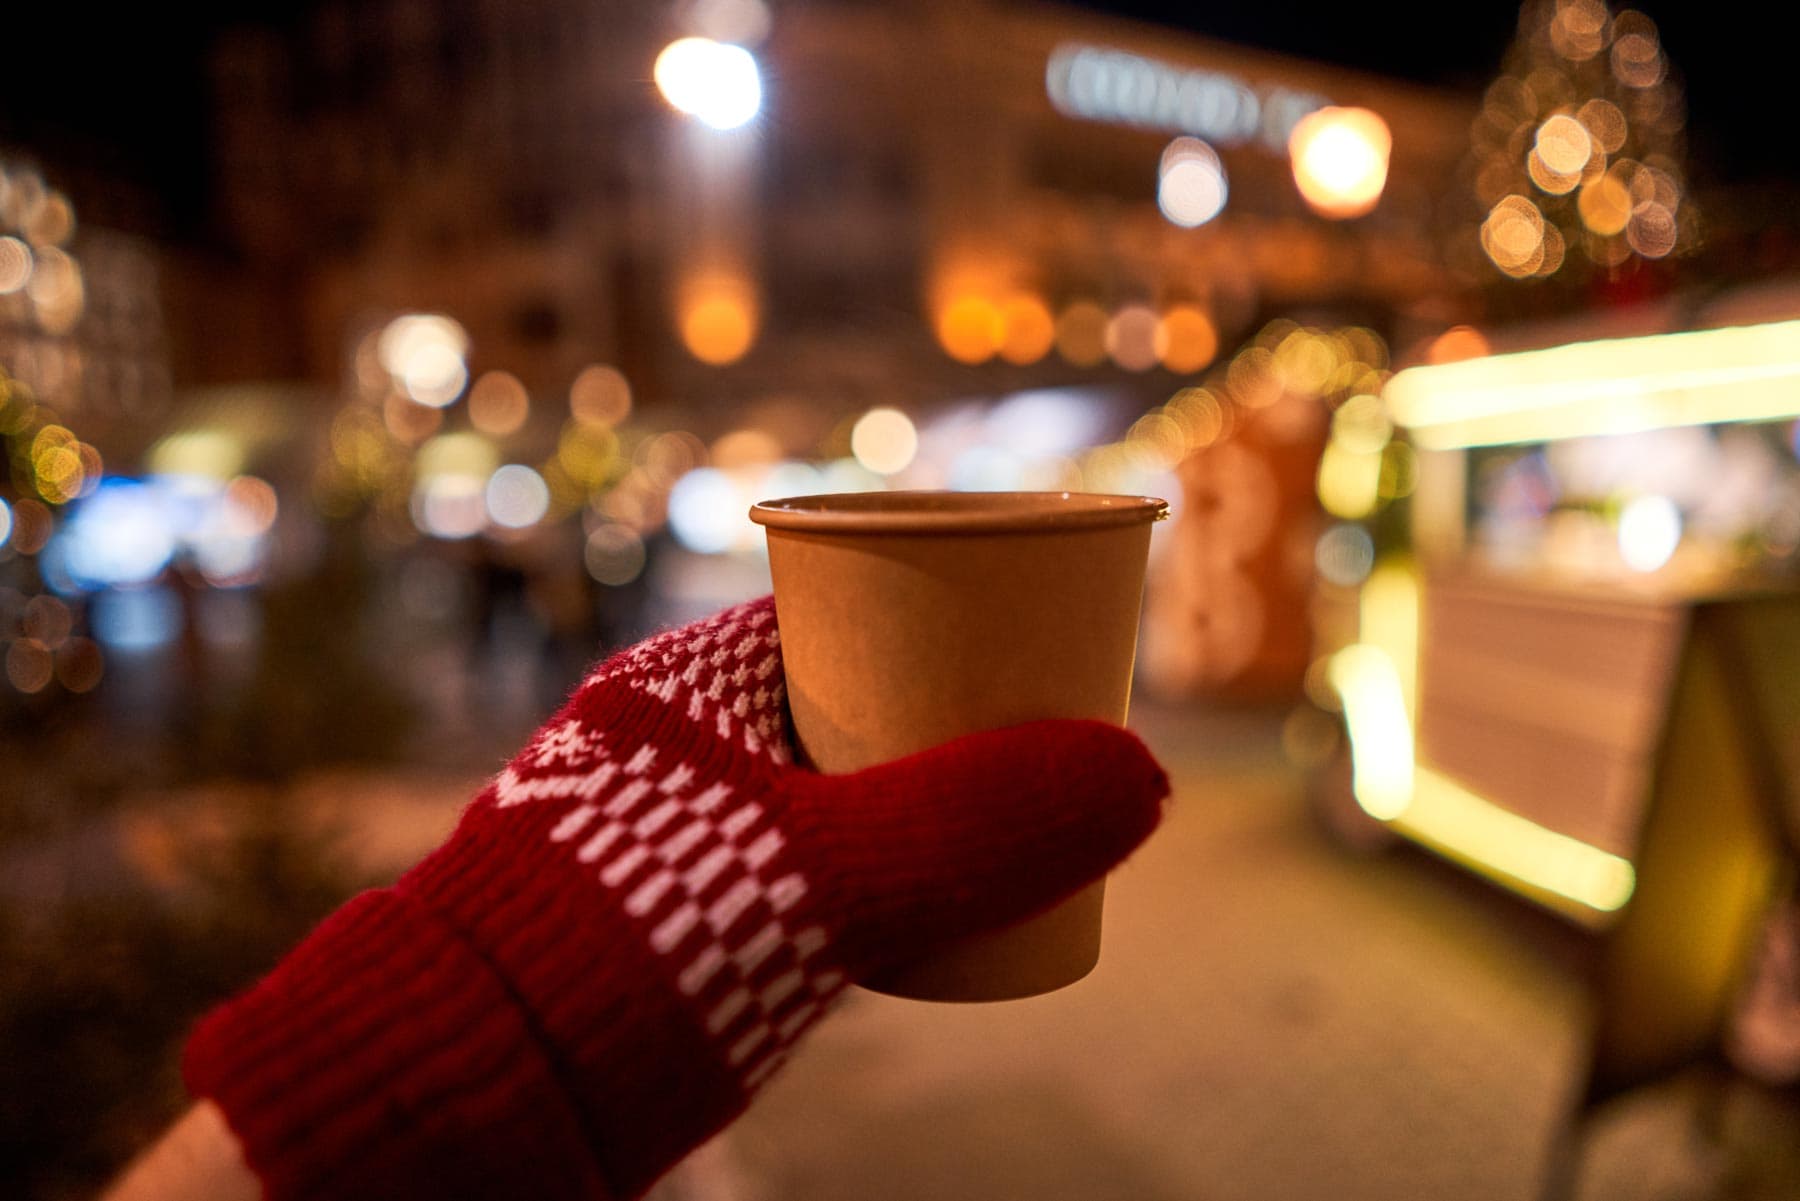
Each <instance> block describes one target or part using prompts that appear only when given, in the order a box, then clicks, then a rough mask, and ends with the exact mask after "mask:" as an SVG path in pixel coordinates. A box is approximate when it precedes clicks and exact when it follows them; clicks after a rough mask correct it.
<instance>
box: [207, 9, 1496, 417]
mask: <svg viewBox="0 0 1800 1201" xmlns="http://www.w3.org/2000/svg"><path fill="white" fill-rule="evenodd" d="M759 26H760V29H759V28H758V27H759ZM762 30H766V36H760V35H761V32H762ZM714 32H716V33H718V34H719V36H721V38H726V39H732V40H740V41H744V42H746V43H749V44H751V45H752V46H753V47H754V50H755V53H756V54H757V56H758V58H759V59H760V61H761V64H762V71H763V76H764V80H765V92H766V95H765V98H764V104H763V109H762V112H761V114H760V115H759V117H758V118H757V119H756V120H755V121H753V122H752V123H751V124H749V125H747V126H745V127H743V128H739V129H734V130H725V131H716V130H712V129H708V128H705V127H704V126H702V125H701V124H699V123H698V122H695V121H693V120H691V119H689V118H687V117H684V116H683V115H681V114H679V113H676V112H674V111H673V110H671V109H670V108H669V106H668V105H667V104H665V103H664V102H663V100H662V99H661V97H660V96H659V95H658V94H657V92H656V89H655V87H654V86H653V84H652V82H651V78H650V76H651V64H652V63H653V62H654V60H655V58H656V55H657V52H658V50H659V49H660V48H661V47H662V46H663V45H664V44H665V43H666V42H668V41H669V40H671V39H672V38H675V37H678V36H682V35H688V34H696V33H700V34H706V33H714ZM1083 56H1085V57H1083ZM216 63H217V69H216V86H217V89H218V98H219V103H218V105H217V106H216V108H217V113H218V120H219V128H218V130H217V146H218V162H219V173H220V193H219V194H220V197H221V200H220V203H221V205H222V212H221V218H222V222H223V224H224V225H225V227H226V228H227V229H228V230H229V231H230V236H231V238H232V239H233V241H234V242H235V243H236V245H237V247H238V248H239V249H240V250H241V252H242V254H243V255H244V257H245V259H246V261H247V263H248V264H249V265H250V266H251V268H252V269H253V271H254V272H255V273H256V275H257V276H258V277H259V278H260V279H262V280H263V281H265V283H266V284H267V285H268V287H269V289H270V290H271V291H272V292H274V293H277V294H281V295H285V296H289V297H296V298H297V303H298V310H299V311H298V312H297V313H295V314H294V315H293V316H294V319H295V321H296V322H297V324H298V326H299V330H300V332H301V337H302V339H303V348H302V355H301V360H300V361H301V362H302V363H303V364H304V369H305V371H306V373H307V374H308V375H310V376H312V377H313V378H315V379H318V380H320V381H331V380H334V379H336V378H338V376H339V373H340V372H341V371H343V369H344V366H345V363H346V361H347V358H348V352H349V348H350V346H351V345H352V343H353V340H354V338H355V336H356V330H357V329H358V328H359V327H360V326H361V325H362V324H365V323H367V322H369V321H379V320H382V319H384V318H385V317H386V316H388V315H390V314H392V313H393V312H396V311H404V310H417V309H427V310H436V311H442V312H445V313H448V314H451V315H453V316H454V317H455V318H456V319H457V320H458V321H459V322H461V323H462V324H463V326H464V327H465V328H466V329H467V330H468V332H469V336H470V345H471V360H470V368H471V371H472V373H473V372H479V371H480V370H481V369H483V368H486V367H503V368H505V369H506V370H508V371H511V372H513V373H514V374H516V375H517V376H519V377H520V379H522V380H523V381H524V382H525V383H526V385H527V386H528V387H529V388H530V389H531V390H532V391H533V392H534V393H540V392H542V393H546V394H551V393H555V392H558V391H566V390H567V388H568V386H569V383H570V382H571V380H572V379H573V378H574V376H575V375H576V374H577V373H578V372H579V371H580V370H581V369H582V368H583V367H584V366H585V365H587V364H590V363H595V362H604V363H611V364H615V365H617V366H619V367H620V368H621V369H622V370H623V371H624V373H625V375H626V377H627V378H628V379H629V380H630V381H631V384H632V386H633V389H634V391H635V393H636V395H637V396H638V397H639V399H640V402H641V403H644V404H655V403H658V402H660V401H667V400H673V399H680V400H682V401H685V402H687V403H688V404H697V405H699V406H701V407H702V409H704V408H705V407H706V406H708V405H713V406H723V407H729V406H733V405H736V404H739V403H741V402H743V401H745V400H747V399H752V398H755V397H757V396H760V395H764V394H767V393H770V392H780V393H782V394H785V395H791V396H792V395H797V396H799V397H801V398H803V399H806V400H808V401H810V402H812V403H815V404H824V405H835V406H842V407H844V408H846V409H848V408H852V407H857V406H866V405H867V404H869V403H879V402H882V401H890V402H893V401H898V402H902V403H907V402H918V401H920V400H929V399H934V398H938V397H947V396H954V395H966V394H969V393H971V392H981V391H988V392H999V391H1005V390H1008V389H1011V388H1017V387H1026V386H1042V385H1044V384H1047V383H1059V382H1070V381H1072V380H1073V381H1078V382H1092V381H1093V380H1095V379H1096V378H1111V377H1115V376H1116V377H1122V378H1126V379H1135V378H1137V377H1139V376H1142V377H1143V378H1144V379H1145V380H1146V381H1149V386H1148V387H1147V389H1146V393H1145V395H1146V397H1147V398H1148V399H1156V398H1157V392H1158V390H1159V389H1160V390H1161V395H1164V396H1166V395H1167V391H1168V388H1167V385H1168V384H1169V382H1170V378H1169V377H1170V375H1171V374H1174V375H1179V374H1181V373H1180V372H1169V370H1168V368H1167V367H1166V366H1160V365H1158V363H1157V358H1156V355H1155V353H1154V352H1152V353H1149V354H1143V353H1139V354H1137V355H1136V356H1133V355H1132V354H1131V352H1130V351H1129V350H1128V351H1127V352H1126V353H1124V354H1120V353H1117V351H1118V348H1117V347H1114V348H1113V350H1114V353H1113V354H1112V355H1111V356H1110V358H1109V356H1108V354H1107V348H1106V346H1105V344H1104V343H1105V340H1106V339H1105V331H1104V329H1102V328H1098V327H1096V328H1095V329H1094V330H1093V331H1091V332H1092V335H1093V336H1091V337H1089V336H1086V333H1087V331H1084V330H1083V329H1082V328H1080V327H1081V324H1082V321H1083V320H1084V319H1087V320H1092V310H1091V308H1088V307H1081V308H1077V309H1076V312H1075V314H1074V315H1073V316H1071V314H1070V310H1071V308H1072V307H1073V306H1098V309H1099V312H1100V314H1101V315H1102V316H1101V318H1100V320H1101V321H1102V322H1104V320H1105V318H1106V317H1107V316H1110V315H1112V314H1116V313H1117V312H1118V311H1119V310H1120V309H1122V308H1124V307H1127V306H1133V305H1143V306H1149V308H1150V309H1151V310H1152V311H1153V312H1158V313H1162V312H1166V311H1167V310H1168V309H1169V308H1170V307H1171V306H1177V305H1180V306H1183V307H1184V308H1186V309H1190V310H1192V311H1196V312H1198V313H1199V314H1201V320H1200V321H1199V322H1198V323H1196V324H1195V326H1194V327H1192V328H1190V329H1188V331H1187V332H1186V333H1185V335H1179V336H1178V337H1185V339H1186V340H1185V341H1183V342H1182V344H1181V348H1180V349H1178V350H1177V353H1176V356H1175V358H1174V360H1173V362H1174V363H1175V365H1177V366H1181V367H1185V368H1187V369H1189V370H1194V369H1197V368H1198V367H1200V366H1204V365H1205V362H1206V361H1208V360H1210V359H1211V357H1212V355H1213V353H1215V352H1216V349H1217V348H1219V347H1224V348H1229V347H1230V346H1231V345H1233V344H1234V342H1236V341H1238V340H1241V339H1242V338H1243V337H1244V336H1245V335H1247V334H1248V333H1250V332H1253V330H1254V329H1255V328H1256V327H1257V326H1258V325H1259V324H1260V322H1261V319H1263V318H1266V317H1267V316H1268V315H1270V314H1273V313H1278V312H1291V311H1293V310H1294V309H1295V308H1296V307H1297V306H1303V307H1304V308H1306V309H1308V310H1315V311H1318V310H1323V311H1327V312H1335V313H1337V314H1339V315H1342V316H1347V317H1351V318H1354V319H1356V320H1358V321H1360V322H1363V323H1366V324H1372V325H1376V326H1378V327H1379V326H1382V325H1385V324H1387V323H1388V322H1390V321H1392V320H1393V319H1394V317H1395V315H1396V314H1405V313H1407V312H1409V311H1416V310H1419V309H1420V308H1421V307H1425V308H1429V309H1431V310H1432V311H1433V312H1434V314H1436V313H1439V312H1440V311H1441V310H1442V308H1443V306H1444V305H1445V303H1446V302H1447V300H1448V298H1450V297H1452V296H1454V294H1455V293H1456V292H1457V290H1458V281H1457V280H1456V279H1455V278H1454V277H1453V276H1451V275H1450V274H1449V273H1448V272H1447V271H1446V269H1445V268H1444V267H1443V266H1441V256H1440V255H1439V254H1438V253H1437V252H1436V245H1437V244H1436V240H1435V238H1434V223H1435V214H1434V211H1433V206H1434V199H1433V197H1434V196H1435V195H1436V191H1437V189H1436V185H1438V184H1440V183H1441V182H1442V180H1443V179H1444V178H1446V177H1447V175H1448V174H1449V173H1450V172H1451V171H1453V170H1454V167H1455V165H1456V163H1457V161H1458V159H1459V157H1460V156H1461V155H1462V154H1463V153H1464V151H1465V149H1466V145H1467V129H1468V118H1469V117H1470V115H1471V114H1472V112H1473V109H1472V107H1471V106H1470V105H1469V103H1468V102H1467V101H1466V100H1465V99H1464V98H1462V97H1459V96H1452V95H1441V94H1435V93H1429V92H1426V91H1423V90H1421V89H1418V88H1416V87H1412V86H1410V85H1401V84H1396V83H1390V82H1385V81H1381V80H1377V79H1372V78H1368V77H1364V76H1359V75H1356V74H1353V73H1349V72H1344V71H1340V70H1336V69H1327V68H1323V67H1317V66H1314V65H1311V64H1306V63H1300V62H1295V61H1291V60H1285V59H1281V58H1276V57H1272V56H1269V55H1265V54H1260V53H1255V52H1249V51H1244V50H1240V49H1237V48H1233V47H1229V46H1224V45H1220V44H1216V43H1210V42H1206V41H1203V40H1200V39H1196V38H1193V37H1188V36H1184V35H1178V34H1174V33H1170V32H1168V31H1164V30H1159V29H1154V28H1152V27H1147V26H1142V25H1137V24H1132V23H1127V22H1122V21H1119V20H1116V19H1111V18H1105V17H1100V16H1096V15H1092V14H1088V13H1082V12H1078V11H1075V10H1064V9H1059V8H1054V7H1050V6H1040V5H1030V6H1026V5H1002V4H991V3H981V4H965V5H958V4H939V3H931V2H921V3H907V4H881V5H877V4H836V3H833V4H804V5H802V4H793V5H784V6H780V7H778V8H777V9H776V10H775V11H774V13H773V15H772V17H771V16H770V15H769V14H768V13H767V11H766V10H763V9H761V8H760V6H757V7H755V8H750V9H745V8H739V7H735V6H733V7H727V6H725V5H721V4H712V5H696V6H691V7H689V8H687V9H664V8H661V7H642V8H639V7H636V6H625V7H617V6H593V5H585V4H580V3H575V2H574V0H545V2H541V3H534V4H530V5H524V6H520V5H511V4H500V3H497V2H494V0H458V2H453V3H426V2H425V0H384V2H383V3H379V4H355V5H352V4H348V3H337V4H327V5H323V6H321V7H319V8H318V9H317V10H316V12H315V13H314V14H313V15H312V16H311V17H310V18H308V19H307V20H306V21H305V22H303V23H302V24H300V25H298V26H295V27H293V28H290V29H287V30H271V29H258V30H246V31H241V32H239V33H236V34H234V35H232V36H230V37H228V38H227V39H225V40H224V41H223V42H222V44H221V45H220V47H219V50H218V54H217V59H216ZM1072 88H1074V89H1080V88H1086V89H1088V91H1089V92H1091V93H1093V95H1092V96H1088V97H1085V98H1084V97H1083V96H1080V95H1072V92H1071V89H1072ZM1159 90H1160V92H1159ZM1159 95H1160V97H1161V98H1160V100H1159V99H1158V96H1159ZM1096 97H1097V99H1096ZM1159 103H1160V104H1161V110H1160V111H1159V110H1158V107H1157V106H1158V104H1159ZM1325 103H1331V104H1356V105H1362V106H1367V107H1369V108H1372V109H1374V110H1375V111H1377V112H1379V113H1381V114H1382V115H1383V116H1384V117H1385V119H1386V120H1387V122H1388V124H1389V125H1390V127H1391V128H1392V129H1393V130H1394V131H1395V137H1394V150H1393V158H1392V166H1391V170H1390V175H1389V182H1388V189H1387V195H1386V197H1385V198H1384V200H1383V202H1382V204H1381V206H1380V207H1379V208H1378V209H1377V210H1376V212H1375V213H1374V214H1373V215H1371V216H1369V217H1367V218H1364V219H1362V220H1360V221H1357V222H1354V223H1335V222H1330V221H1326V220H1324V219H1322V218H1319V217H1317V216H1314V215H1313V214H1312V213H1310V212H1309V211H1308V210H1307V208H1306V206H1305V205H1304V203H1303V202H1302V200H1301V198H1300V196H1299V194H1298V193H1297V192H1296V190H1295V187H1294V184H1293V181H1292V178H1291V176H1290V173H1289V164H1288V160H1287V155H1286V151H1285V145H1284V141H1285V129H1286V127H1287V126H1291V124H1292V122H1293V120H1294V119H1296V118H1297V117H1298V116H1299V115H1301V114H1302V113H1304V112H1305V111H1306V110H1307V109H1309V108H1313V107H1318V106H1319V105H1321V104H1325ZM1182 104H1186V105H1187V108H1186V109H1185V110H1183V109H1181V105H1182ZM1084 109H1085V111H1087V112H1088V113H1090V114H1094V113H1097V114H1099V115H1100V116H1101V117H1102V119H1094V117H1093V116H1082V115H1075V114H1077V113H1079V112H1080V111H1082V110H1084ZM1184 120H1185V123H1186V124H1188V125H1192V124H1194V123H1196V121H1197V122H1199V123H1201V124H1203V125H1208V126H1209V128H1206V129H1193V128H1187V129H1183V128H1182V125H1183V124H1184ZM1158 126H1160V127H1158ZM1183 132H1185V133H1190V134H1194V133H1211V134H1213V135H1214V136H1213V137H1212V138H1211V143H1212V146H1213V148H1214V149H1215V150H1216V154H1217V156H1218V162H1219V163H1220V164H1221V165H1222V168H1223V176H1224V179H1225V180H1226V181H1227V182H1228V187H1229V197H1228V199H1227V200H1226V202H1225V205H1224V209H1223V211H1222V212H1221V213H1220V214H1219V216H1218V217H1217V218H1216V219H1215V220H1211V221H1209V222H1207V223H1206V224H1204V225H1202V226H1200V227H1199V228H1192V229H1190V228H1183V227H1181V226H1178V225H1176V224H1174V223H1172V222H1171V221H1170V220H1169V219H1167V218H1165V217H1164V216H1163V215H1162V213H1161V212H1159V210H1158V206H1157V180H1158V161H1159V158H1160V157H1161V156H1162V155H1163V154H1164V151H1165V148H1166V147H1167V146H1168V144H1169V142H1170V140H1171V138H1173V137H1175V136H1176V135H1177V134H1179V133H1183ZM1438 319H1439V320H1440V321H1441V320H1442V317H1441V316H1439V317H1438ZM1127 332H1129V331H1127ZM1058 335H1063V336H1061V337H1059V336H1058ZM1096 339H1098V340H1099V341H1100V342H1101V345H1099V346H1094V345H1092V343H1093V342H1094V341H1095V340H1096ZM1163 341H1164V342H1167V341H1168V339H1167V337H1164V339H1163ZM270 357H271V359H272V360H277V361H278V355H277V354H276V352H275V351H274V350H273V349H272V350H271V355H270ZM1163 359H1164V361H1165V363H1166V362H1169V361H1170V356H1169V353H1168V350H1167V347H1166V346H1165V348H1164V354H1163ZM1146 360H1147V361H1146ZM1121 364H1122V366H1121Z"/></svg>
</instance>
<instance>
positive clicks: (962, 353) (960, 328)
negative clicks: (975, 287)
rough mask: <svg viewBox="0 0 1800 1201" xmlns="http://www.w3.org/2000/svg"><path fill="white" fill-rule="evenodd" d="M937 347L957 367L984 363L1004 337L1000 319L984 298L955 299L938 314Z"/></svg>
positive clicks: (1003, 328)
mask: <svg viewBox="0 0 1800 1201" xmlns="http://www.w3.org/2000/svg"><path fill="white" fill-rule="evenodd" d="M937 336H938V343H939V345H941V346H942V347H943V348H944V353H945V354H947V355H949V356H950V357H951V358H953V359H955V360H956V361H957V362H959V363H985V362H987V361H988V360H989V359H991V358H993V357H994V354H995V353H996V352H997V351H998V350H999V349H1000V345H1001V342H1002V340H1003V339H1004V338H1005V336H1006V327H1005V321H1004V318H1003V317H1002V316H1001V313H1000V309H999V307H998V306H996V305H995V304H994V302H993V301H991V300H988V299H987V298H986V297H984V296H959V297H958V298H956V299H955V300H953V301H951V302H950V303H949V304H947V305H945V306H944V307H943V309H942V310H941V311H940V312H939V313H938V319H937Z"/></svg>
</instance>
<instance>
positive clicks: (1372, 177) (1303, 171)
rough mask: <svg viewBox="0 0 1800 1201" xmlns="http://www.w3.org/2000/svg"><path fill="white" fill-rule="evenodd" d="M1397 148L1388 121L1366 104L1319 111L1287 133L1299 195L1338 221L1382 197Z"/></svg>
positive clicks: (1302, 119) (1368, 207) (1357, 212)
mask: <svg viewBox="0 0 1800 1201" xmlns="http://www.w3.org/2000/svg"><path fill="white" fill-rule="evenodd" d="M1393 148H1394V137H1393V134H1392V133H1390V132H1389V131H1388V126H1387V122H1386V121H1383V120H1382V119H1381V116H1380V114H1378V113H1374V112H1371V111H1370V110H1368V109H1366V108H1321V109H1318V110H1316V111H1314V112H1311V113H1308V114H1307V115H1306V116H1304V117H1302V118H1301V119H1300V122H1299V124H1297V125H1295V126H1294V132H1293V133H1292V134H1290V135H1289V137H1288V153H1289V155H1290V156H1291V157H1292V159H1293V164H1294V183H1295V184H1297V185H1298V186H1299V188H1300V195H1301V196H1303V197H1305V199H1306V203H1307V204H1309V205H1311V206H1312V208H1313V210H1314V211H1315V212H1317V213H1319V214H1321V215H1322V216H1326V217H1331V218H1334V219H1337V220H1342V219H1344V218H1346V217H1360V216H1362V215H1363V214H1364V213H1366V212H1368V211H1369V210H1370V209H1372V208H1374V207H1375V205H1376V204H1377V203H1378V202H1379V201H1380V200H1381V190H1382V188H1383V187H1384V186H1385V185H1386V184H1387V173H1388V156H1389V154H1390V153H1391V152H1392V151H1393Z"/></svg>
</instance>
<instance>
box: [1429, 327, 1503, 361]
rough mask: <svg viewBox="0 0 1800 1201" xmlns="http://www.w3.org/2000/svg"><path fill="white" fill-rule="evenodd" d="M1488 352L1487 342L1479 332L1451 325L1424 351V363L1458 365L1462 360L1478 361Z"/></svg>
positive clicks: (1489, 348)
mask: <svg viewBox="0 0 1800 1201" xmlns="http://www.w3.org/2000/svg"><path fill="white" fill-rule="evenodd" d="M1490 350H1491V347H1489V345H1488V340H1487V338H1486V337H1484V336H1483V335H1482V333H1481V331H1480V330H1478V329H1476V328H1475V327H1474V326H1472V325H1453V326H1451V327H1450V328H1449V329H1447V330H1445V331H1444V332H1443V333H1441V334H1439V335H1438V336H1437V337H1435V338H1433V339H1432V340H1431V345H1430V346H1429V347H1427V348H1426V350H1425V361H1426V362H1427V363H1458V362H1461V361H1462V360H1464V359H1479V358H1481V357H1483V356H1484V355H1486V354H1488V353H1489V352H1490Z"/></svg>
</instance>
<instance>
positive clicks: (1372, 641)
mask: <svg viewBox="0 0 1800 1201" xmlns="http://www.w3.org/2000/svg"><path fill="white" fill-rule="evenodd" d="M1356 609H1357V613H1356V621H1357V628H1358V634H1357V636H1358V638H1359V639H1360V640H1361V641H1362V642H1363V644H1364V645H1366V646H1373V647H1375V648H1377V649H1379V650H1380V651H1381V652H1382V653H1384V654H1385V655H1387V657H1388V661H1389V662H1391V663H1392V664H1393V665H1394V672H1395V674H1396V675H1397V676H1398V678H1399V681H1400V695H1401V697H1402V699H1403V700H1404V701H1405V702H1406V712H1407V713H1408V714H1409V715H1416V714H1417V713H1418V712H1419V708H1418V698H1419V683H1418V682H1419V574H1418V571H1417V570H1416V569H1415V568H1414V567H1413V565H1412V563H1411V562H1409V561H1408V560H1406V559H1404V558H1395V557H1389V558H1387V559H1384V560H1383V561H1382V562H1380V563H1378V564H1377V565H1376V567H1375V570H1374V571H1372V572H1370V573H1369V578H1368V579H1367V580H1366V581H1365V582H1364V583H1363V586H1362V591H1361V592H1360V593H1359V594H1358V596H1357V601H1356Z"/></svg>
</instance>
